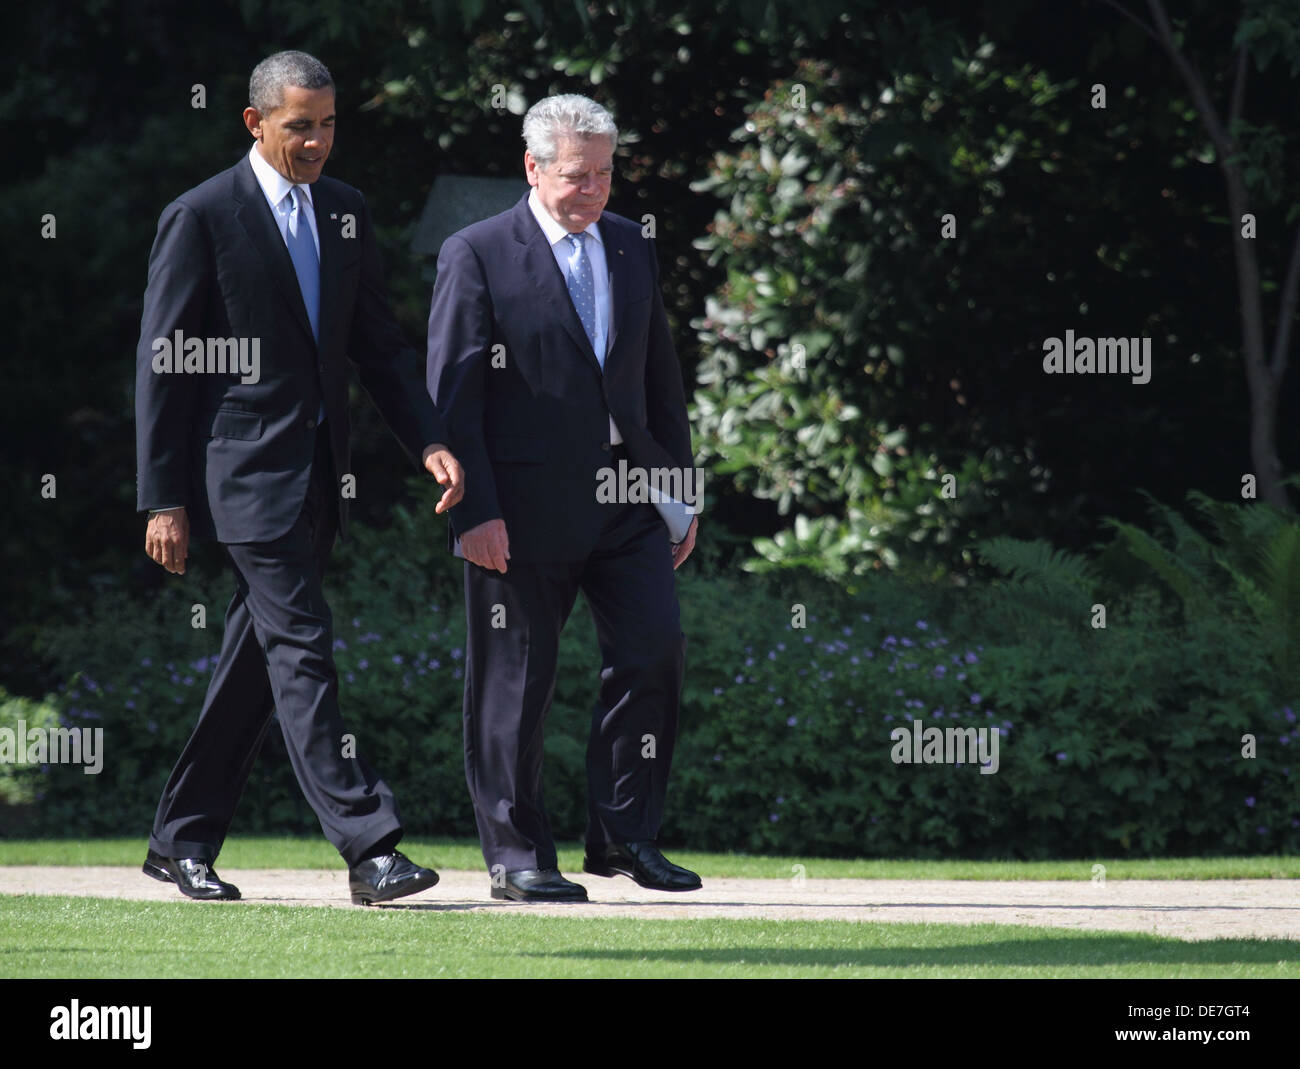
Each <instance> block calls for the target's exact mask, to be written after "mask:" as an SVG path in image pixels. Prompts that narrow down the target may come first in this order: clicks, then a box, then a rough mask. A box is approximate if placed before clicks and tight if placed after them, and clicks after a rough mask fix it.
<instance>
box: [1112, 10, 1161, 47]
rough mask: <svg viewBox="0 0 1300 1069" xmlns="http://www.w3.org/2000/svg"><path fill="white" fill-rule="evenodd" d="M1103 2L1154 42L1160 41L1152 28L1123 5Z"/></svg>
mask: <svg viewBox="0 0 1300 1069" xmlns="http://www.w3.org/2000/svg"><path fill="white" fill-rule="evenodd" d="M1101 2H1102V3H1103V4H1105V5H1106V6H1107V7H1113V8H1114V9H1115V10H1116V11H1118V12H1119V13H1120V14H1121V15H1123V16H1124V17H1125V18H1126V19H1128V20H1129V22H1132V23H1134V24H1135V25H1136V26H1138V27H1140V28H1141V30H1142V32H1143V33H1145V34H1146V35H1147V36H1148V37H1150V38H1151V39H1152V40H1153V41H1159V40H1160V37H1159V35H1158V34H1157V33H1156V31H1155V30H1153V29H1152V28H1151V27H1150V26H1148V25H1147V24H1146V23H1145V22H1143V21H1142V20H1141V19H1140V18H1138V17H1137V16H1136V15H1134V14H1133V12H1131V11H1129V10H1128V8H1126V7H1124V6H1123V5H1122V4H1118V3H1116V2H1115V0H1101Z"/></svg>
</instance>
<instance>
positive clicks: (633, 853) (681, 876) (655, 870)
mask: <svg viewBox="0 0 1300 1069" xmlns="http://www.w3.org/2000/svg"><path fill="white" fill-rule="evenodd" d="M582 871H583V872H590V873H591V874H592V875H593V876H627V877H628V878H629V879H632V880H635V881H636V882H637V883H639V884H640V885H641V886H642V887H649V888H650V889H651V890H654V891H698V890H699V889H700V888H701V887H702V886H704V885H703V884H702V883H701V882H700V878H699V876H697V875H696V874H695V873H693V872H692V871H691V870H690V869H684V868H682V867H681V866H680V865H674V864H673V863H672V862H671V861H669V860H668V859H667V858H666V857H664V856H663V854H661V853H660V852H659V847H657V846H655V844H654V843H652V842H650V841H649V840H647V841H645V842H640V843H605V844H603V845H601V846H592V845H590V844H589V845H588V846H587V856H586V857H585V858H584V859H583V862H582Z"/></svg>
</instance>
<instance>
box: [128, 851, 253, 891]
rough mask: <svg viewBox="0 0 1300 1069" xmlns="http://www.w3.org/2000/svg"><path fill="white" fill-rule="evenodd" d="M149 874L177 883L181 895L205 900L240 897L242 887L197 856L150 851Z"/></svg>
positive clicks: (146, 867) (147, 866)
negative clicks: (219, 874)
mask: <svg viewBox="0 0 1300 1069" xmlns="http://www.w3.org/2000/svg"><path fill="white" fill-rule="evenodd" d="M141 871H142V872H143V873H144V874H145V875H146V876H152V877H153V878H154V879H155V880H161V881H162V882H163V883H174V884H175V885H176V886H177V887H179V888H180V891H181V894H183V895H187V896H189V897H190V898H198V899H201V900H205V901H216V900H220V899H225V900H233V899H236V898H238V897H239V888H238V887H236V886H235V885H234V884H233V883H226V882H225V881H224V880H222V879H221V878H220V877H219V876H218V875H217V873H216V870H215V869H213V867H212V866H211V865H209V864H208V863H207V862H206V861H200V860H199V859H198V858H197V857H163V856H162V854H158V853H155V852H154V851H152V850H150V851H149V852H148V854H146V855H145V861H144V868H143V869H141Z"/></svg>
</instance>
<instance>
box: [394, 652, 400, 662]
mask: <svg viewBox="0 0 1300 1069" xmlns="http://www.w3.org/2000/svg"><path fill="white" fill-rule="evenodd" d="M401 663H402V655H401V654H400V653H394V654H393V664H401Z"/></svg>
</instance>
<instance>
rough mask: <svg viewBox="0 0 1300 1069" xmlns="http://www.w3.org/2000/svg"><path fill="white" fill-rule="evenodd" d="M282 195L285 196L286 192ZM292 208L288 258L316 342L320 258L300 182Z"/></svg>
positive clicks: (319, 417)
mask: <svg viewBox="0 0 1300 1069" xmlns="http://www.w3.org/2000/svg"><path fill="white" fill-rule="evenodd" d="M286 196H288V195H287V194H286ZM292 196H293V208H292V210H291V211H290V212H289V226H288V233H287V234H286V235H285V238H286V243H287V244H288V246H289V259H291V260H292V261H293V269H294V272H295V273H296V274H297V275H298V288H299V289H300V290H302V300H303V303H304V304H305V305H306V306H307V320H308V322H310V323H311V336H312V337H313V338H315V339H316V341H317V343H319V342H320V260H319V258H318V257H317V256H316V243H315V242H314V241H312V239H311V224H310V223H309V222H307V215H306V212H307V198H306V196H305V195H304V194H303V191H302V187H301V186H294V187H293V194H292ZM316 422H317V423H318V424H319V423H324V422H325V399H324V397H322V398H321V402H320V408H319V409H318V410H317V412H316Z"/></svg>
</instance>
